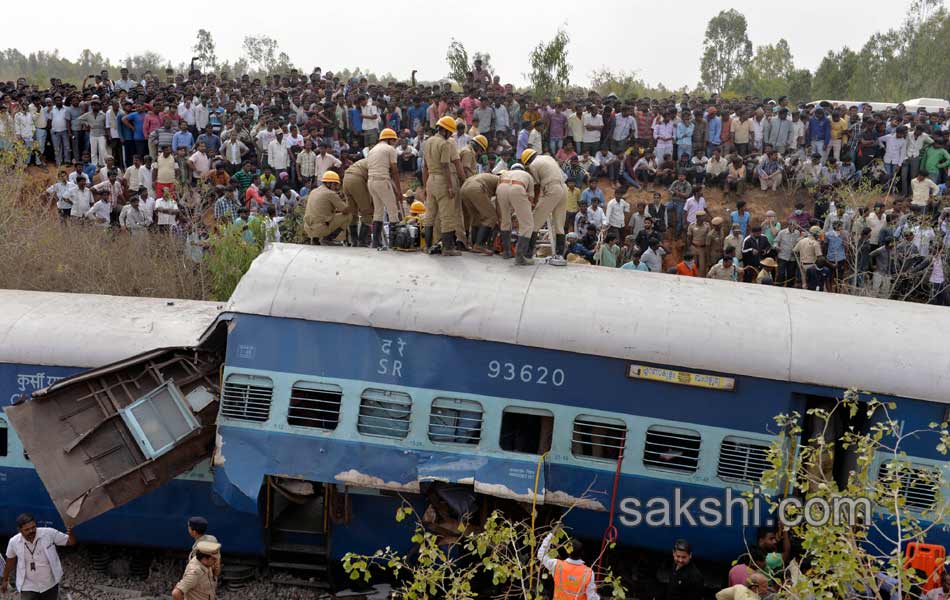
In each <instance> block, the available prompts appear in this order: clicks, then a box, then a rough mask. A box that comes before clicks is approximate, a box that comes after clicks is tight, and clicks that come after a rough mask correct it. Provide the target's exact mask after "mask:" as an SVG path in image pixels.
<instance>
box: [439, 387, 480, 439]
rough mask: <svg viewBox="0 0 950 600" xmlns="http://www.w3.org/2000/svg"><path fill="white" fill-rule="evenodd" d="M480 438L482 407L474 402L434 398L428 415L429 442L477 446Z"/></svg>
mask: <svg viewBox="0 0 950 600" xmlns="http://www.w3.org/2000/svg"><path fill="white" fill-rule="evenodd" d="M481 436H482V405H481V404H479V403H478V402H475V401H474V400H462V399H457V398H436V399H435V400H433V401H432V410H431V412H430V415H429V440H431V441H433V442H441V443H447V444H472V445H477V444H478V441H479V439H481Z"/></svg>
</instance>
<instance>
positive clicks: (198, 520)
mask: <svg viewBox="0 0 950 600" xmlns="http://www.w3.org/2000/svg"><path fill="white" fill-rule="evenodd" d="M188 535H189V536H191V539H193V540H195V543H194V544H192V546H191V552H190V553H189V554H188V560H189V561H190V560H191V559H193V558H194V557H195V555H196V554H197V553H198V544H200V543H202V542H211V543H214V544H217V543H218V538H216V537H214V536H213V535H211V534H210V533H208V520H207V519H205V518H204V517H191V518H190V519H188ZM220 549H221V548H220V544H219V545H218V552H216V553H215V554H214V559H215V562H214V566H213V568H212V573H214V576H215V578H218V577H219V576H220V575H221V552H220Z"/></svg>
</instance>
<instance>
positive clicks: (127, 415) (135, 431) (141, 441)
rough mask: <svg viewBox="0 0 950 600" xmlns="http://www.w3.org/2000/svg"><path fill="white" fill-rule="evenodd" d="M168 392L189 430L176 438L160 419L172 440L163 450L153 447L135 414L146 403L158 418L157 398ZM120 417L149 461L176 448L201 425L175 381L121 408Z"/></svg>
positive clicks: (164, 384)
mask: <svg viewBox="0 0 950 600" xmlns="http://www.w3.org/2000/svg"><path fill="white" fill-rule="evenodd" d="M165 391H167V392H168V396H169V397H170V398H171V401H172V405H173V406H174V407H175V408H176V409H178V413H179V414H180V415H181V417H182V419H183V420H184V421H185V425H187V427H188V429H187V431H185V432H184V433H183V434H181V435H179V436H178V437H175V436H174V435H172V432H171V430H170V429H169V428H168V426H167V423H166V422H165V421H163V420H161V419H159V421H158V422H159V423H160V424H161V425H162V427H163V428H164V429H165V433H166V434H168V437H169V438H171V441H169V442H168V443H167V444H165V445H164V446H162V447H161V448H154V447H153V446H152V439H150V437H149V434H147V433H146V432H145V428H144V427H143V423H141V422H140V419H139V417H138V416H136V414H135V409H137V408H139V407H141V406H143V405H144V404H145V403H151V404H152V406H153V409H152V410H153V412H154V413H155V415H156V416H159V411H158V410H157V409H156V408H155V398H156V397H158V396H159V395H160V394H161V393H162V392H165ZM117 412H118V413H119V415H120V416H121V417H122V420H123V421H125V424H126V426H127V427H128V428H129V431H130V432H131V433H132V435H133V438H134V439H135V441H136V443H137V444H138V446H139V449H140V450H141V451H142V454H144V455H145V457H146V458H148V459H155V458H158V457H159V456H161V455H163V454H165V453H166V452H168V451H169V450H171V449H172V448H174V447H175V446H176V445H177V444H178V442H180V441H181V440H183V439H185V438H186V437H188V436H189V435H191V434H192V433H194V432H195V431H196V430H198V429H200V427H201V426H200V424H199V423H198V420H197V419H196V418H195V416H194V415H193V414H192V412H191V408H190V405H188V401H187V400H186V399H185V397H184V396H183V395H182V393H181V390H179V389H178V386H177V385H175V382H174V381H166V382H165V383H163V384H162V385H160V386H158V387H157V388H155V389H153V390H152V391H150V392H148V393H147V394H145V395H144V396H142V397H141V398H139V399H138V400H136V401H135V402H132V403H131V404H129V405H128V406H125V407H123V408H120V409H119V410H118V411H117Z"/></svg>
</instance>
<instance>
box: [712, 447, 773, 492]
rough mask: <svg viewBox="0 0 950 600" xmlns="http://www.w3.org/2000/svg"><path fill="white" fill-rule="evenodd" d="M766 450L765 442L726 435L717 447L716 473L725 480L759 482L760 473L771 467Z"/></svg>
mask: <svg viewBox="0 0 950 600" xmlns="http://www.w3.org/2000/svg"><path fill="white" fill-rule="evenodd" d="M768 452H769V445H768V444H767V443H766V442H761V441H758V440H745V439H741V438H736V437H732V436H729V437H726V438H725V439H723V440H722V446H720V447H719V467H718V468H717V470H716V474H717V475H718V476H719V478H720V479H724V480H726V481H739V482H742V483H749V484H756V483H759V481H760V480H761V479H762V474H763V473H765V472H766V471H768V470H769V469H771V468H772V465H771V463H769V460H768Z"/></svg>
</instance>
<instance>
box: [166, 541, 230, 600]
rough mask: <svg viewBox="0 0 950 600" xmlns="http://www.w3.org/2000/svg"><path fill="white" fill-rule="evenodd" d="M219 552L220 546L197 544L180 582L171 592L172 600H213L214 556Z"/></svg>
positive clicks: (214, 584)
mask: <svg viewBox="0 0 950 600" xmlns="http://www.w3.org/2000/svg"><path fill="white" fill-rule="evenodd" d="M220 552H221V544H217V543H215V542H198V544H197V547H196V548H195V555H194V557H193V558H191V560H189V561H188V566H186V567H185V573H184V575H182V577H181V581H179V582H178V583H176V584H175V589H173V590H172V600H214V598H215V587H216V581H215V577H214V568H215V566H214V565H215V563H216V562H217V561H216V559H215V555H217V554H218V553H220Z"/></svg>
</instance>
